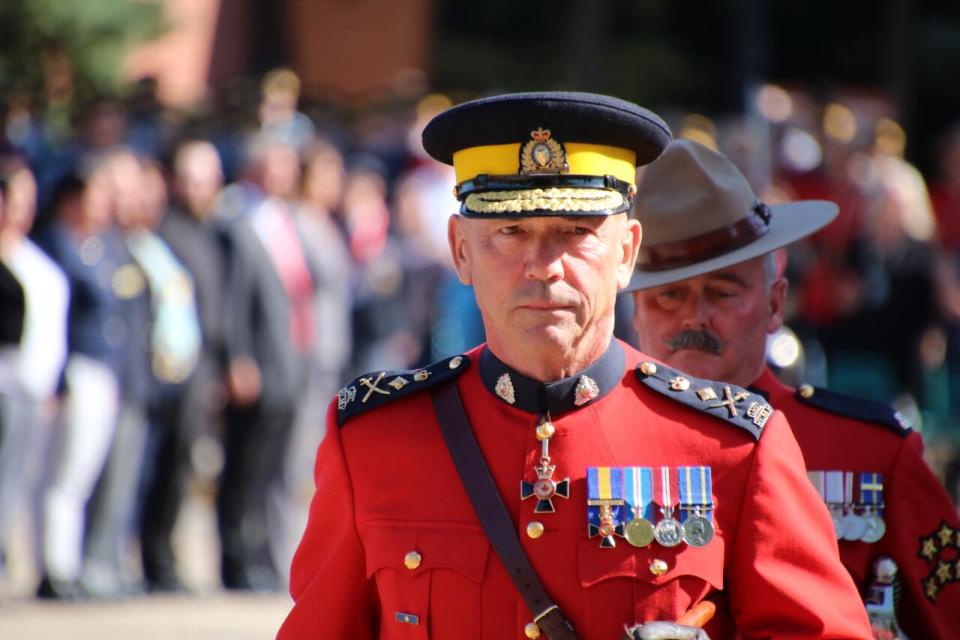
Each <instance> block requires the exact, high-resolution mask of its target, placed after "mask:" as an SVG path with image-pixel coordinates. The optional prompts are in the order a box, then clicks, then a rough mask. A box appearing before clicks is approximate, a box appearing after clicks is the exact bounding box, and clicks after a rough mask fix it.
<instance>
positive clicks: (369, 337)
mask: <svg viewBox="0 0 960 640" xmlns="http://www.w3.org/2000/svg"><path fill="white" fill-rule="evenodd" d="M155 88H156V87H155V86H154V85H153V84H152V83H151V82H150V81H148V80H145V81H143V82H141V83H139V84H138V85H137V86H136V87H135V88H134V89H133V90H132V91H131V92H130V94H129V95H128V96H126V97H122V98H121V97H114V96H111V97H100V98H98V99H95V100H91V101H89V102H88V103H86V104H84V105H82V106H80V105H77V106H76V107H75V108H74V111H73V112H72V113H71V115H70V116H69V117H64V116H63V115H62V114H53V113H49V112H46V111H44V109H43V107H42V105H37V104H35V103H34V102H33V101H32V100H31V99H30V97H29V96H24V95H11V96H6V98H5V104H4V111H3V114H2V117H3V119H2V122H0V124H2V127H3V128H2V133H3V136H2V142H0V580H2V579H3V578H2V571H3V566H4V563H5V562H6V563H7V564H8V563H9V561H10V558H9V557H4V554H8V553H9V550H10V548H11V545H10V540H11V535H12V534H11V532H12V531H13V529H14V527H15V525H18V524H19V525H20V526H26V528H27V529H28V531H29V532H30V538H31V541H32V552H33V556H34V557H33V558H32V559H30V562H31V563H32V566H33V567H34V569H35V574H36V582H37V587H36V588H37V594H38V595H39V596H41V597H49V598H65V599H75V598H97V597H101V598H113V597H121V596H125V595H130V594H136V593H142V592H144V591H184V590H186V588H187V587H186V585H185V584H184V583H183V580H182V576H181V574H180V572H179V571H178V558H177V550H176V547H175V545H174V544H173V532H174V529H175V526H176V524H177V519H178V515H179V514H180V513H181V511H182V506H183V505H184V501H185V499H186V497H187V495H188V492H189V491H190V490H191V487H196V486H197V485H198V483H200V484H204V483H205V485H206V486H209V487H211V488H212V490H211V492H212V493H213V494H214V495H215V508H216V513H217V526H218V533H219V548H220V578H221V581H222V584H223V586H224V587H225V588H228V589H242V590H254V591H277V590H282V589H283V588H284V585H285V580H286V575H285V573H286V570H287V567H288V566H289V562H290V558H291V556H292V553H293V550H294V548H295V545H296V543H297V541H298V539H299V536H300V533H301V531H302V528H303V525H304V522H305V518H306V507H307V504H308V501H309V497H310V492H311V490H312V473H313V469H312V465H313V456H314V451H315V449H316V446H317V444H318V443H319V441H320V440H321V439H322V437H323V429H324V422H325V414H326V411H327V407H328V405H329V402H330V399H331V398H332V397H333V396H334V395H335V394H336V391H337V389H338V388H339V386H340V385H341V384H342V383H343V381H344V380H346V379H349V378H351V377H353V376H355V375H357V374H358V373H360V372H363V371H368V370H373V369H377V370H389V369H401V368H412V367H418V366H422V365H425V364H427V363H429V362H431V361H433V360H435V359H438V358H440V357H443V356H445V355H450V354H453V353H458V352H462V351H464V350H466V349H468V348H469V347H471V346H473V345H475V344H478V343H479V342H481V341H482V340H483V327H482V323H481V322H480V318H479V315H478V312H477V309H476V306H475V303H474V301H473V298H472V293H471V291H470V289H469V288H467V287H464V286H463V285H461V284H460V283H459V282H458V281H457V279H456V277H455V276H454V274H453V273H452V270H451V266H450V263H449V258H448V249H447V239H446V237H447V235H446V234H447V228H446V221H447V217H448V214H449V213H452V212H454V211H455V210H456V207H457V203H456V201H455V200H454V198H453V196H452V194H451V187H452V185H453V182H454V178H453V175H452V169H450V168H449V167H446V166H444V165H440V164H438V163H436V162H434V161H432V160H431V159H429V157H427V156H426V154H425V153H424V151H423V149H422V147H421V146H420V132H421V130H422V128H423V126H424V125H425V124H426V122H427V121H429V119H430V118H431V117H432V116H433V115H435V114H436V113H438V112H439V111H441V110H443V109H445V108H447V107H449V106H450V105H451V101H450V100H449V99H448V98H446V97H444V96H442V95H438V94H431V95H421V96H417V97H416V98H402V99H395V100H390V101H385V102H383V103H377V104H373V105H367V106H365V107H364V108H362V109H343V108H340V107H338V106H335V105H333V104H331V103H324V102H319V101H318V102H310V101H308V100H304V99H303V98H302V97H301V96H300V83H299V80H298V78H297V76H296V75H295V74H294V73H293V72H291V71H289V70H284V69H278V70H275V71H273V72H270V73H269V74H267V75H266V76H265V77H263V78H262V79H261V81H260V82H259V83H258V84H257V85H256V90H255V91H244V90H237V88H236V87H227V88H226V89H225V90H224V92H223V94H222V95H221V96H220V99H219V100H217V101H215V102H213V103H212V104H211V105H210V106H207V107H205V108H198V109H196V110H194V111H191V112H189V113H184V112H178V111H173V110H170V109H165V108H163V107H161V106H160V104H159V102H158V101H157V99H156V97H155ZM780 97H781V98H782V97H783V96H780ZM837 108H846V107H843V106H842V105H839V104H820V105H818V108H817V109H816V110H815V112H816V114H817V118H816V119H815V120H809V119H808V120H807V121H805V120H804V119H803V118H799V117H792V118H789V117H788V118H779V117H772V116H771V115H770V114H769V113H764V112H763V109H761V110H760V111H759V112H758V113H755V114H753V115H752V116H750V117H747V118H739V119H737V120H736V121H731V122H724V123H721V124H716V123H714V122H713V121H709V120H707V119H706V118H703V117H689V116H688V117H678V118H676V119H675V120H676V121H675V122H672V123H671V124H672V125H673V126H674V130H675V132H676V133H677V134H678V135H683V136H687V137H693V138H695V139H697V140H698V141H699V142H704V143H706V144H709V145H712V146H715V147H718V148H720V149H721V150H723V151H725V152H726V153H728V155H730V157H731V158H732V159H734V160H735V161H736V162H738V163H740V164H741V167H742V168H743V169H744V172H745V174H746V175H748V176H750V177H751V178H752V179H753V180H754V182H755V185H754V186H755V188H756V189H757V191H758V193H764V194H766V195H765V197H766V198H767V199H768V200H770V201H778V200H789V199H796V198H826V199H829V200H833V201H836V202H838V203H839V204H840V206H841V213H840V218H839V220H838V222H837V223H835V224H833V225H831V226H830V227H828V228H827V229H826V230H824V231H823V232H821V233H820V234H818V235H816V236H815V237H813V238H812V239H810V240H809V241H807V242H804V243H802V244H797V245H795V246H792V247H791V249H790V253H789V255H786V254H785V255H783V256H781V257H782V260H781V261H780V266H781V268H783V269H785V270H786V272H787V273H788V275H789V277H790V280H791V283H792V291H791V295H790V301H791V303H790V304H791V311H790V317H789V321H788V324H789V326H790V329H789V330H785V331H784V332H782V333H781V334H778V335H776V336H773V337H772V338H771V342H770V349H769V352H770V360H771V363H772V364H773V365H774V366H775V367H776V368H777V369H778V370H779V371H780V373H781V375H783V376H784V377H786V378H791V379H792V381H796V380H799V379H801V378H802V379H803V380H804V381H811V382H814V383H817V384H823V385H827V386H830V387H832V388H834V389H836V390H839V391H846V392H849V393H853V394H855V395H860V396H864V397H871V398H876V399H880V400H884V401H892V402H894V403H895V404H896V405H897V406H898V408H900V409H901V410H902V411H903V412H904V413H906V414H907V415H909V416H911V417H912V418H913V420H914V422H915V423H916V424H918V425H920V426H921V427H922V428H923V429H924V433H925V435H929V437H930V441H931V442H932V443H934V445H935V446H933V447H932V448H931V451H932V452H933V453H934V454H935V456H936V457H935V459H932V462H934V463H935V467H936V468H937V470H938V471H939V473H940V474H941V477H943V478H944V480H945V482H947V485H948V489H950V490H951V491H952V493H953V495H954V498H956V488H957V485H958V482H960V481H958V476H960V466H958V465H957V464H956V463H955V461H954V460H955V458H956V456H955V454H954V451H955V449H956V443H955V442H954V438H955V437H956V436H960V131H958V132H955V133H952V134H948V135H945V136H944V138H943V140H942V154H941V155H940V157H941V160H942V164H941V167H940V171H939V172H938V173H937V174H936V175H931V176H930V178H929V184H930V187H929V188H928V180H927V178H926V177H925V176H924V175H922V174H921V173H920V172H919V171H918V170H917V169H916V168H915V167H914V166H912V165H911V164H909V163H908V162H907V161H906V160H905V159H904V151H905V144H906V139H905V135H904V134H903V130H902V129H900V128H899V125H897V124H896V122H894V121H893V120H890V119H885V118H872V119H870V118H860V119H859V120H858V118H859V115H858V114H856V113H854V112H852V111H850V112H849V113H845V112H838V111H836V109H837ZM831 109H833V111H831ZM848 111H849V109H848ZM838 113H839V114H840V116H837V114H838ZM831 114H833V115H832V116H831ZM837 117H840V121H839V124H838V123H837V121H836V118H837ZM844 117H848V120H847V125H849V124H850V121H849V118H853V121H852V122H853V125H854V129H855V131H854V132H853V133H852V134H850V133H849V131H847V130H845V129H843V126H842V125H843V118H844ZM831 118H833V119H831ZM860 120H863V122H860ZM848 129H849V127H848ZM838 132H839V133H838ZM848 134H849V135H848ZM621 302H622V303H623V304H624V305H627V304H629V299H628V298H627V297H624V299H623V300H622V301H621ZM618 317H620V318H623V319H624V320H625V321H624V322H623V326H621V327H618V334H619V335H621V336H622V337H624V338H625V339H628V340H630V339H633V338H632V336H631V334H630V331H631V330H630V328H629V317H630V311H629V309H622V310H620V313H619V315H618ZM640 346H641V347H642V345H640ZM331 517H336V515H335V514H331Z"/></svg>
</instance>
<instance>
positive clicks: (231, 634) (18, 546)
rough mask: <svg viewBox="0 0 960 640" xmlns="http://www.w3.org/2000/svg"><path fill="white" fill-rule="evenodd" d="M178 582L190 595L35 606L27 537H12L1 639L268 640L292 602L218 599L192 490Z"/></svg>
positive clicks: (199, 490)
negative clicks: (188, 588)
mask: <svg viewBox="0 0 960 640" xmlns="http://www.w3.org/2000/svg"><path fill="white" fill-rule="evenodd" d="M174 538H175V540H174V543H175V545H176V547H177V548H178V552H179V559H180V567H179V569H180V575H181V577H182V578H183V579H184V581H185V582H186V584H187V585H189V586H190V588H191V589H193V590H194V591H195V592H196V593H197V594H199V595H191V596H143V597H138V598H131V599H127V600H121V601H114V602H81V603H57V602H47V601H38V600H35V599H34V598H33V597H32V595H33V590H34V589H35V588H36V583H37V579H38V577H37V574H36V569H35V566H34V563H33V562H32V561H30V560H29V558H31V557H32V556H33V549H32V543H31V541H30V535H29V532H28V531H27V530H25V529H23V527H21V528H20V530H18V531H17V532H16V535H15V537H14V541H13V544H14V548H13V554H12V557H11V558H9V559H8V560H9V565H8V575H7V576H6V579H5V580H3V581H0V640H48V639H49V640H54V639H55V640H65V639H66V640H134V639H135V640H269V639H271V638H274V637H275V636H276V633H277V629H278V628H279V626H280V623H281V622H282V621H283V618H284V616H285V615H286V613H287V612H288V611H289V610H290V606H291V601H290V599H289V597H288V596H287V595H285V594H278V595H270V596H262V595H256V594H250V593H234V592H224V591H223V590H221V589H220V587H219V575H218V574H219V567H218V563H219V557H220V550H219V547H218V544H217V535H216V518H215V515H214V512H213V495H212V492H211V491H210V490H209V488H208V487H202V486H201V487H194V488H193V490H192V491H191V494H190V496H189V498H188V500H187V502H186V504H185V505H184V509H183V511H182V512H181V514H180V519H179V521H178V523H177V530H176V532H175V534H174Z"/></svg>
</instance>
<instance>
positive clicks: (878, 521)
mask: <svg viewBox="0 0 960 640" xmlns="http://www.w3.org/2000/svg"><path fill="white" fill-rule="evenodd" d="M863 520H864V524H865V525H866V527H865V530H864V532H863V535H862V536H860V539H861V540H862V541H864V542H867V543H871V544H872V543H874V542H877V541H878V540H880V538H882V537H883V534H885V533H886V532H887V525H886V523H885V522H884V521H883V518H881V517H880V516H878V515H877V514H875V513H871V514H869V515H867V516H865V517H864V519H863Z"/></svg>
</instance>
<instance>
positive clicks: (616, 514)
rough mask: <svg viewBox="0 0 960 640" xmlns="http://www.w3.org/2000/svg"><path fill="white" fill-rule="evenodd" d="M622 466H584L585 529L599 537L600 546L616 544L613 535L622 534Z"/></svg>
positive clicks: (593, 535)
mask: <svg viewBox="0 0 960 640" xmlns="http://www.w3.org/2000/svg"><path fill="white" fill-rule="evenodd" d="M623 503H624V500H623V469H621V468H619V467H588V468H587V530H588V532H589V536H590V537H591V538H593V537H595V536H600V537H601V540H600V546H601V547H603V548H611V547H615V546H617V543H616V542H615V541H614V539H613V536H614V535H618V536H623V522H622V520H623V511H624V510H623V508H622V507H623Z"/></svg>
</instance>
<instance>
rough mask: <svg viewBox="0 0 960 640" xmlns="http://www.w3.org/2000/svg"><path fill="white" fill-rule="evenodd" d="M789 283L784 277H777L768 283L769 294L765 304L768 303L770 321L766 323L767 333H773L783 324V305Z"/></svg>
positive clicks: (785, 300)
mask: <svg viewBox="0 0 960 640" xmlns="http://www.w3.org/2000/svg"><path fill="white" fill-rule="evenodd" d="M789 288H790V283H789V281H788V280H787V279H786V278H777V280H776V282H774V283H773V284H772V285H770V294H769V297H768V298H767V304H769V305H770V321H769V322H768V323H767V333H775V332H777V331H779V330H780V327H782V326H783V314H784V305H786V302H787V289H789Z"/></svg>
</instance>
